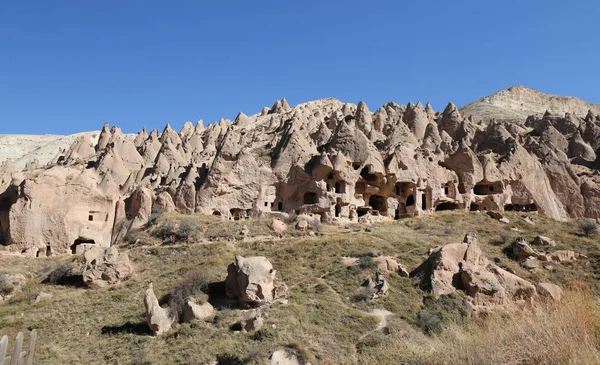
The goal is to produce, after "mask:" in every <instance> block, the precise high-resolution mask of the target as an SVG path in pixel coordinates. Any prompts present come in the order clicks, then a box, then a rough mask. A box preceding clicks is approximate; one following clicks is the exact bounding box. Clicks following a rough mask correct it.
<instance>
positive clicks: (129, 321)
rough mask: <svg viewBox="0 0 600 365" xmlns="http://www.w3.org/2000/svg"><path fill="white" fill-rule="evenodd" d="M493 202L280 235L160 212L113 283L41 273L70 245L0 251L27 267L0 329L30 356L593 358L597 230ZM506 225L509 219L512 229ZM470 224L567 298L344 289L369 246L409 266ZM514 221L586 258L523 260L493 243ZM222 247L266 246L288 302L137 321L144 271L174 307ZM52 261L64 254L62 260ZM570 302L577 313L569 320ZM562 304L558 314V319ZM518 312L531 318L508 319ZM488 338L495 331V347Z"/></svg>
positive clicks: (404, 283) (397, 283)
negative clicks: (529, 218)
mask: <svg viewBox="0 0 600 365" xmlns="http://www.w3.org/2000/svg"><path fill="white" fill-rule="evenodd" d="M505 215H506V216H507V217H508V218H509V219H510V220H511V223H510V224H509V225H506V224H502V223H500V222H498V221H496V220H493V219H491V218H489V217H487V216H486V215H484V214H480V213H474V212H471V213H468V212H439V213H436V214H433V215H430V216H426V217H422V218H410V219H405V220H400V221H395V222H388V223H382V224H375V225H373V229H372V232H365V230H364V229H361V226H360V225H356V224H353V225H348V226H346V227H338V226H331V225H321V227H320V231H319V233H318V234H317V235H316V236H315V237H309V236H307V235H303V236H300V237H294V235H298V233H297V232H292V231H291V230H290V232H288V233H287V234H286V235H285V236H284V237H283V238H282V239H279V238H277V237H276V235H274V234H272V233H271V232H270V230H269V229H268V227H267V223H268V221H266V220H241V221H227V222H224V221H221V220H219V219H218V218H216V217H207V216H197V215H194V216H184V215H178V214H162V215H160V217H158V218H156V220H155V222H154V223H153V224H151V225H150V226H149V227H147V228H144V229H141V230H138V231H137V232H135V234H136V235H137V239H136V241H131V240H129V242H124V243H123V245H122V246H121V247H120V248H119V249H120V250H121V251H125V250H127V251H128V253H129V256H130V259H131V260H132V262H133V263H134V265H135V267H136V272H135V274H134V276H133V278H131V279H130V280H129V281H127V282H125V283H123V284H121V285H118V286H115V287H111V288H105V289H99V290H90V289H86V288H84V287H82V286H78V285H63V284H62V283H63V281H61V280H60V279H56V280H55V279H52V280H48V281H45V279H46V278H49V277H50V276H51V275H50V274H51V273H54V271H57V274H56V275H52V276H53V277H54V276H56V277H59V278H60V277H63V278H64V277H70V276H71V275H72V274H77V273H80V272H81V267H80V266H78V261H77V259H76V258H74V257H43V258H36V259H34V258H23V257H9V256H0V267H2V270H4V271H6V272H7V273H18V272H20V273H24V274H26V276H27V277H28V278H29V279H28V281H27V283H26V284H25V285H24V286H23V287H22V288H21V291H20V292H18V293H16V294H15V295H14V296H13V297H12V298H11V299H9V300H8V301H6V302H4V303H2V305H1V306H0V334H7V335H9V337H14V336H15V335H16V333H17V332H19V331H26V330H27V329H29V328H36V329H38V331H39V338H38V348H37V351H36V363H38V364H81V363H89V364H97V363H102V364H204V363H207V362H210V361H213V360H215V359H217V358H219V359H221V360H222V362H223V363H227V362H225V360H226V359H227V360H228V361H230V362H229V363H243V364H265V359H266V358H267V357H268V356H269V355H270V354H271V353H272V352H273V351H275V350H277V349H281V348H285V349H287V350H288V351H290V352H294V353H296V354H297V355H298V356H300V357H301V358H303V359H305V360H307V361H310V362H311V363H312V364H313V365H315V364H398V363H410V364H420V363H428V364H463V363H472V364H478V363H499V364H502V363H506V364H508V363H516V362H519V361H520V362H522V363H532V364H538V363H569V362H577V363H597V362H598V361H593V360H598V358H594V356H596V355H597V354H598V349H599V348H600V339H599V338H598V337H599V336H600V335H599V334H600V330H599V329H600V325H599V324H600V321H598V317H599V315H598V313H599V310H598V308H597V307H596V306H592V305H591V304H590V303H593V301H594V300H595V298H596V297H597V295H598V294H599V293H600V290H599V289H600V286H599V281H598V279H599V278H600V265H598V260H599V259H600V243H599V242H598V241H596V240H594V239H593V238H592V237H587V236H585V235H582V234H581V228H580V226H579V225H578V222H556V221H554V220H551V219H548V218H545V217H536V219H535V225H531V224H529V223H526V222H524V221H522V220H521V219H520V215H519V214H518V213H510V212H507V213H506V214H505ZM183 220H190V221H192V220H193V221H194V227H196V231H195V233H194V232H192V233H194V234H190V235H189V242H188V243H186V242H185V241H184V240H180V241H179V242H176V243H175V244H174V245H163V244H162V235H161V234H158V233H157V232H159V231H161V230H165V231H167V230H170V231H171V232H175V234H177V232H178V230H179V229H180V227H181V223H182V221H183ZM243 225H246V226H247V227H248V230H249V233H248V234H247V236H246V237H245V238H244V237H243V236H241V235H240V231H241V230H242V227H243ZM512 226H515V227H516V228H517V229H519V230H521V232H513V231H511V230H510V228H511V227H512ZM362 228H364V227H362ZM469 231H472V232H476V233H477V235H478V237H479V241H480V243H481V248H482V250H483V252H484V254H485V255H486V256H487V257H488V258H490V259H494V258H496V259H497V260H496V259H495V261H496V262H498V265H499V266H501V267H504V268H507V269H510V270H514V272H516V273H517V275H519V276H522V277H524V278H526V279H529V280H532V281H536V282H537V281H549V282H553V283H556V284H558V285H560V286H562V287H563V288H573V287H574V283H576V282H582V283H583V286H584V287H585V288H587V289H585V290H581V291H579V292H567V293H566V298H573V299H572V300H570V299H569V300H566V301H564V305H563V304H562V303H561V305H560V306H556V307H552V308H549V310H548V311H542V312H541V313H538V312H536V313H535V315H533V314H532V313H530V312H524V314H513V315H511V316H509V317H506V316H501V315H491V316H490V317H489V318H485V319H477V318H470V317H469V313H467V312H465V308H464V307H463V306H462V301H461V299H460V297H459V296H454V295H450V296H444V297H441V298H439V299H434V298H430V297H428V294H427V293H426V292H425V291H423V290H422V289H420V287H419V285H418V284H419V280H418V278H411V279H409V278H404V277H400V276H399V275H397V274H391V275H388V276H387V280H388V283H389V285H390V290H389V294H388V296H386V297H384V298H381V299H377V300H374V301H370V300H366V298H365V300H357V299H359V298H356V295H357V294H358V291H357V289H358V287H359V286H360V285H361V283H362V282H363V281H364V279H365V278H366V277H373V276H374V275H375V271H376V267H375V265H373V257H376V256H378V255H381V254H384V255H390V256H395V257H397V258H398V259H399V261H400V262H401V263H402V264H403V265H404V266H405V267H406V268H408V269H409V270H411V269H414V268H415V267H417V266H418V265H419V264H420V263H421V262H423V260H424V259H425V258H426V257H427V252H428V250H429V249H430V248H433V247H436V246H439V245H443V244H447V243H452V242H459V241H461V240H462V238H463V236H464V235H465V233H467V232H469ZM517 235H519V236H522V237H525V238H526V239H528V240H530V241H531V240H533V238H534V237H535V236H537V235H543V236H548V237H551V238H553V239H554V240H555V241H556V242H557V244H558V247H557V249H569V250H575V251H577V252H580V253H582V254H585V255H587V256H588V257H589V259H586V260H580V261H576V262H572V263H562V264H555V265H553V267H554V269H553V270H552V271H549V270H545V269H540V270H538V271H537V272H535V273H530V272H528V271H526V270H525V269H523V268H521V267H520V266H519V265H518V264H517V263H516V262H514V261H512V260H510V259H509V258H508V257H507V256H506V255H505V254H504V253H503V249H505V248H506V247H507V246H508V245H510V243H511V242H512V241H513V240H514V238H516V236H517ZM135 242H137V243H135ZM235 255H242V256H252V255H261V256H266V257H267V258H268V259H269V260H270V261H271V262H272V264H273V266H274V268H275V269H276V270H277V278H278V279H281V280H282V281H284V282H286V283H287V285H288V286H289V293H288V297H287V299H288V304H286V305H282V304H275V305H273V306H272V307H271V309H270V310H269V316H268V318H267V319H265V324H264V327H263V329H261V330H260V331H258V332H256V333H237V334H234V333H233V332H232V331H231V327H232V326H233V325H234V324H236V323H238V322H239V321H240V320H241V319H242V317H243V313H242V311H240V310H239V309H234V308H231V309H227V308H218V309H219V310H218V312H217V314H216V315H215V317H214V319H211V320H210V321H207V322H205V321H196V322H193V323H190V324H180V325H176V326H175V327H174V328H173V329H171V331H170V332H169V333H167V334H166V335H164V336H162V337H159V338H153V337H152V336H151V335H150V334H149V331H148V327H147V325H146V324H145V321H144V317H143V314H144V304H143V298H144V292H145V290H146V288H147V287H148V283H150V282H152V283H154V289H155V292H156V295H157V296H158V297H159V298H160V300H161V303H165V304H166V303H168V302H169V301H170V302H171V306H172V307H174V308H176V309H177V308H180V303H181V302H182V300H181V298H184V297H185V296H187V295H188V293H195V294H196V295H199V296H202V295H204V294H203V293H204V292H205V288H206V287H207V285H210V284H213V283H218V282H222V281H223V280H224V279H225V277H226V274H227V266H228V265H229V263H231V262H232V261H233V259H234V257H235ZM342 257H356V258H358V259H359V264H358V265H355V266H350V267H347V266H346V265H345V264H344V263H343V261H342ZM63 265H66V266H69V265H72V266H71V274H69V271H68V270H66V269H64V268H63ZM59 269H60V270H59ZM0 279H1V277H0ZM44 281H45V282H44ZM1 283H2V281H1V280H0V285H1ZM41 291H44V292H49V293H52V294H53V298H51V299H49V300H45V301H41V302H39V303H34V304H29V298H31V297H34V296H35V295H36V294H37V293H39V292H41ZM373 309H385V310H388V311H390V312H392V313H394V315H393V316H390V317H388V318H387V324H386V326H385V327H384V328H383V329H381V330H377V326H378V324H379V323H380V322H379V320H378V318H377V317H374V316H372V315H370V314H369V313H368V312H370V311H371V310H373ZM577 313H579V315H580V317H581V318H583V319H582V320H581V321H576V320H575V319H576V318H575V316H576V315H577ZM538 315H539V316H538ZM544 316H545V317H544ZM561 316H563V317H564V320H561V321H559V319H560V318H561ZM552 321H556V326H555V327H554V322H552ZM536 324H537V327H535V326H534V325H536ZM525 325H527V326H529V327H531V328H529V327H528V328H524V327H519V326H525ZM573 326H577V328H574V327H573ZM503 331H504V332H503ZM508 331H511V332H508ZM519 331H521V332H519ZM544 331H545V332H544ZM553 331H554V332H553ZM543 333H550V334H551V335H552V338H550V335H543ZM502 336H504V337H502ZM535 336H538V338H539V339H540V340H539V341H540V342H539V343H538V342H536V337H535ZM567 336H570V337H571V339H568V338H567ZM513 339H514V340H513ZM509 340H510V341H509ZM567 340H568V341H567ZM493 341H497V343H498V344H499V345H498V348H497V349H495V348H494V345H493V344H494V342H493ZM518 341H520V342H518ZM560 341H563V343H562V344H561V343H560ZM520 343H521V344H522V346H521V345H520ZM536 345H538V347H537V348H536ZM559 345H560V347H559ZM476 346H479V347H480V349H478V348H477V347H476ZM519 346H521V347H519ZM524 346H527V347H524ZM569 346H570V348H569ZM527 349H529V351H530V352H529V353H530V354H531V356H529V355H528V353H527V351H526V350H527ZM534 350H535V351H534ZM501 351H505V352H506V353H510V354H515V356H517V355H518V356H521V357H519V361H516V360H515V359H516V357H510V356H507V357H502V356H501V355H502V354H501V353H500V352H501ZM544 351H545V355H543V356H542V354H541V353H542V352H544ZM559 351H560V352H561V354H560V356H559V354H558V352H559ZM485 352H487V353H485ZM576 353H578V354H579V355H577V354H576ZM486 356H488V357H486ZM511 356H512V355H511ZM552 356H554V357H552ZM569 359H572V360H573V361H570V360H569Z"/></svg>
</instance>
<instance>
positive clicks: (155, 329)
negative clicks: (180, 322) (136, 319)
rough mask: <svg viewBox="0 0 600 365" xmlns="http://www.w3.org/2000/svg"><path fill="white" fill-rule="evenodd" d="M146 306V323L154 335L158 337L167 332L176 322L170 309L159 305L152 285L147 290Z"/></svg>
mask: <svg viewBox="0 0 600 365" xmlns="http://www.w3.org/2000/svg"><path fill="white" fill-rule="evenodd" d="M144 305H145V307H146V322H148V326H149V327H150V330H152V333H154V334H155V335H157V336H158V335H161V334H163V333H165V332H167V331H168V330H169V329H170V328H171V325H173V323H174V322H175V320H174V319H173V317H172V316H171V313H170V311H169V309H168V308H162V307H161V306H160V304H159V303H158V299H156V295H155V294H154V288H153V286H152V283H150V285H149V286H148V289H147V290H146V295H145V296H144Z"/></svg>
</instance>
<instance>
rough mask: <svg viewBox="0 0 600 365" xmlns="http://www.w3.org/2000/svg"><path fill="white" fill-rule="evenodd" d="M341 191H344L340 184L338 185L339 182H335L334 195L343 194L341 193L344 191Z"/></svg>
mask: <svg viewBox="0 0 600 365" xmlns="http://www.w3.org/2000/svg"><path fill="white" fill-rule="evenodd" d="M343 190H344V189H343V185H342V183H340V182H339V181H337V182H336V183H335V193H336V194H343V193H344V191H343Z"/></svg>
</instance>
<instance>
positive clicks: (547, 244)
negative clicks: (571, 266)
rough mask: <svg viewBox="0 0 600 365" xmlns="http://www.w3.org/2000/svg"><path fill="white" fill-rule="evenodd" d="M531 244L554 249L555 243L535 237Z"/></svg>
mask: <svg viewBox="0 0 600 365" xmlns="http://www.w3.org/2000/svg"><path fill="white" fill-rule="evenodd" d="M533 243H534V244H535V245H538V246H542V247H556V242H554V240H553V239H552V238H549V237H545V236H536V237H535V239H534V240H533Z"/></svg>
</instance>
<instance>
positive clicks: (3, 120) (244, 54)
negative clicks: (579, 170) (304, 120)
mask: <svg viewBox="0 0 600 365" xmlns="http://www.w3.org/2000/svg"><path fill="white" fill-rule="evenodd" d="M599 18H600V2H599V1H597V0H596V1H594V0H590V1H570V2H566V1H556V0H548V1H535V0H531V1H529V0H528V1H525V0H520V1H515V0H505V1H493V2H492V1H481V0H478V1H442V0H439V1H370V2H366V1H355V0H348V1H333V0H318V1H316V0H315V1H310V0H306V1H281V0H279V1H171V2H166V1H126V0H120V1H110V0H102V1H61V0H52V1H47V0H43V1H42V0H38V1H35V0H32V1H2V2H1V3H0V133H57V134H68V133H74V132H78V131H84V130H94V129H99V128H101V127H102V124H103V123H104V122H109V123H111V125H117V126H119V127H121V128H122V129H123V130H124V131H125V132H135V131H138V130H140V129H141V127H142V126H143V125H147V126H148V128H163V127H164V125H165V124H166V123H167V122H169V123H171V125H172V126H173V127H175V128H180V127H181V126H182V125H183V123H184V122H185V121H188V120H191V121H194V122H195V121H197V120H198V119H204V121H205V124H207V123H210V122H213V121H215V120H218V119H219V118H221V117H225V118H229V119H233V118H234V117H235V116H236V114H237V112H238V111H243V112H244V113H246V114H254V113H256V112H258V111H260V109H261V108H262V107H263V106H265V105H266V106H271V105H272V104H273V102H274V101H275V100H276V99H280V98H282V97H286V98H287V99H288V101H289V102H290V104H291V105H295V104H297V103H301V102H304V101H308V100H313V99H318V98H323V97H336V98H338V99H340V100H342V101H348V102H358V101H359V100H364V101H365V102H367V104H368V105H369V107H370V108H371V109H372V110H375V109H376V108H377V107H379V106H380V105H381V104H383V103H385V102H387V101H396V102H399V103H407V102H408V101H414V102H416V101H419V100H420V101H423V102H426V101H430V102H431V103H432V104H433V106H434V107H435V108H436V109H442V108H443V107H444V106H445V105H446V103H447V102H448V101H454V102H455V103H456V104H458V105H461V104H465V103H468V102H470V101H473V100H475V99H478V98H480V97H482V96H485V95H488V94H491V93H493V92H495V91H497V90H500V89H504V88H506V87H508V86H511V85H515V84H516V85H526V86H529V87H533V88H536V89H539V90H541V91H544V92H550V93H555V94H561V95H571V96H578V97H580V98H582V99H585V100H588V101H591V102H599V103H600V87H599V81H600V76H599V75H600V74H599V72H600V25H598V19H599Z"/></svg>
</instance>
